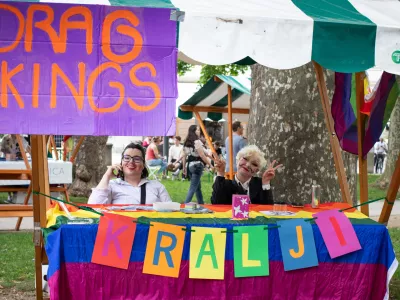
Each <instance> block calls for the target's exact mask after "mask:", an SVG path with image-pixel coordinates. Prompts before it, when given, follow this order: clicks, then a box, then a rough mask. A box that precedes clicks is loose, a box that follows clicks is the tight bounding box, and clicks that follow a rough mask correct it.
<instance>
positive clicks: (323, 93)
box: [313, 61, 353, 205]
mask: <svg viewBox="0 0 400 300" xmlns="http://www.w3.org/2000/svg"><path fill="white" fill-rule="evenodd" d="M313 64H314V69H315V75H316V77H317V83H318V89H319V94H320V97H321V102H322V108H323V110H324V116H325V124H326V128H327V130H328V134H329V141H330V143H331V148H332V154H333V160H334V162H335V168H336V174H337V176H338V181H339V186H340V190H341V192H342V200H343V202H345V203H348V204H349V205H353V202H352V199H351V196H350V189H349V183H348V182H347V176H346V172H345V170H344V163H343V157H342V153H341V151H340V146H339V141H338V139H337V137H336V135H335V133H334V132H335V128H334V122H333V118H332V113H331V107H330V103H329V98H328V92H327V89H326V82H325V79H324V73H323V69H322V67H321V65H319V64H318V63H316V62H315V61H313Z"/></svg>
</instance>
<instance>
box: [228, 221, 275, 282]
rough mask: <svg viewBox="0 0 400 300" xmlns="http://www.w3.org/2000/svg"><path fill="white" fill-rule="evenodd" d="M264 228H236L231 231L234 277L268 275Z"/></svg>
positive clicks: (265, 232) (266, 231)
mask: <svg viewBox="0 0 400 300" xmlns="http://www.w3.org/2000/svg"><path fill="white" fill-rule="evenodd" d="M264 227H265V226H236V227H233V230H234V231H235V230H237V232H234V233H233V259H234V266H235V277H253V276H268V275H269V259H268V230H265V229H264Z"/></svg>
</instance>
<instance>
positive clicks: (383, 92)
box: [331, 72, 399, 156]
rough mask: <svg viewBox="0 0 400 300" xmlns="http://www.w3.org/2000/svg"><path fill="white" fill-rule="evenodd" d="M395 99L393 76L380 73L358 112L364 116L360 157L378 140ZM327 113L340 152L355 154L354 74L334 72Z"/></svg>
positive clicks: (396, 91)
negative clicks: (333, 124)
mask: <svg viewBox="0 0 400 300" xmlns="http://www.w3.org/2000/svg"><path fill="white" fill-rule="evenodd" d="M364 93H365V92H364ZM398 97H399V86H398V84H397V82H396V77H395V75H393V74H390V73H387V72H383V74H382V77H381V79H380V80H379V81H378V83H377V84H376V86H375V88H374V90H373V91H372V93H370V94H368V95H367V96H366V98H365V100H364V103H363V105H362V107H361V112H362V113H363V114H365V115H366V116H367V120H366V126H365V136H364V143H363V156H366V155H367V153H368V152H369V151H370V150H371V148H372V147H373V146H374V144H375V143H376V142H377V141H378V140H379V137H380V136H381V134H382V131H383V129H384V128H385V125H386V123H387V121H388V120H389V118H390V114H391V113H392V110H393V108H394V105H395V103H396V101H397V98H398ZM331 110H332V117H333V120H334V122H335V132H336V135H337V137H338V139H339V143H340V146H341V147H342V149H343V150H344V151H347V152H350V153H353V154H358V135H357V113H356V112H357V109H356V84H355V74H350V73H338V72H336V74H335V92H334V95H333V99H332V106H331Z"/></svg>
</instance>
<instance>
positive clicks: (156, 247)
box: [143, 222, 185, 278]
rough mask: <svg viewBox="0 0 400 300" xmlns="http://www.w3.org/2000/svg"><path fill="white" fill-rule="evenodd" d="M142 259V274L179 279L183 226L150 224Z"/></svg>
mask: <svg viewBox="0 0 400 300" xmlns="http://www.w3.org/2000/svg"><path fill="white" fill-rule="evenodd" d="M151 224H152V225H153V226H150V229H149V236H148V239H147V246H146V255H145V257H144V264H143V273H146V274H153V275H161V276H167V277H175V278H178V277H179V270H180V267H181V261H182V253H183V244H184V242H185V231H184V230H182V229H185V227H183V226H176V225H169V224H163V223H155V222H152V223H151Z"/></svg>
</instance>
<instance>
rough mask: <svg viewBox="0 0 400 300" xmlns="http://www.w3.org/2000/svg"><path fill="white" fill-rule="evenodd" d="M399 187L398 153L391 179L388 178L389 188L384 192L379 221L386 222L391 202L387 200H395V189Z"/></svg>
mask: <svg viewBox="0 0 400 300" xmlns="http://www.w3.org/2000/svg"><path fill="white" fill-rule="evenodd" d="M399 187H400V154H399V156H398V157H397V162H396V168H395V169H394V172H393V174H392V179H391V180H390V185H389V189H388V191H387V194H386V199H387V201H385V203H384V204H383V208H382V212H381V215H380V216H379V223H383V224H386V223H387V222H388V221H389V218H390V214H391V212H392V208H393V204H389V203H388V202H394V201H395V200H396V195H397V191H398V190H399Z"/></svg>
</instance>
